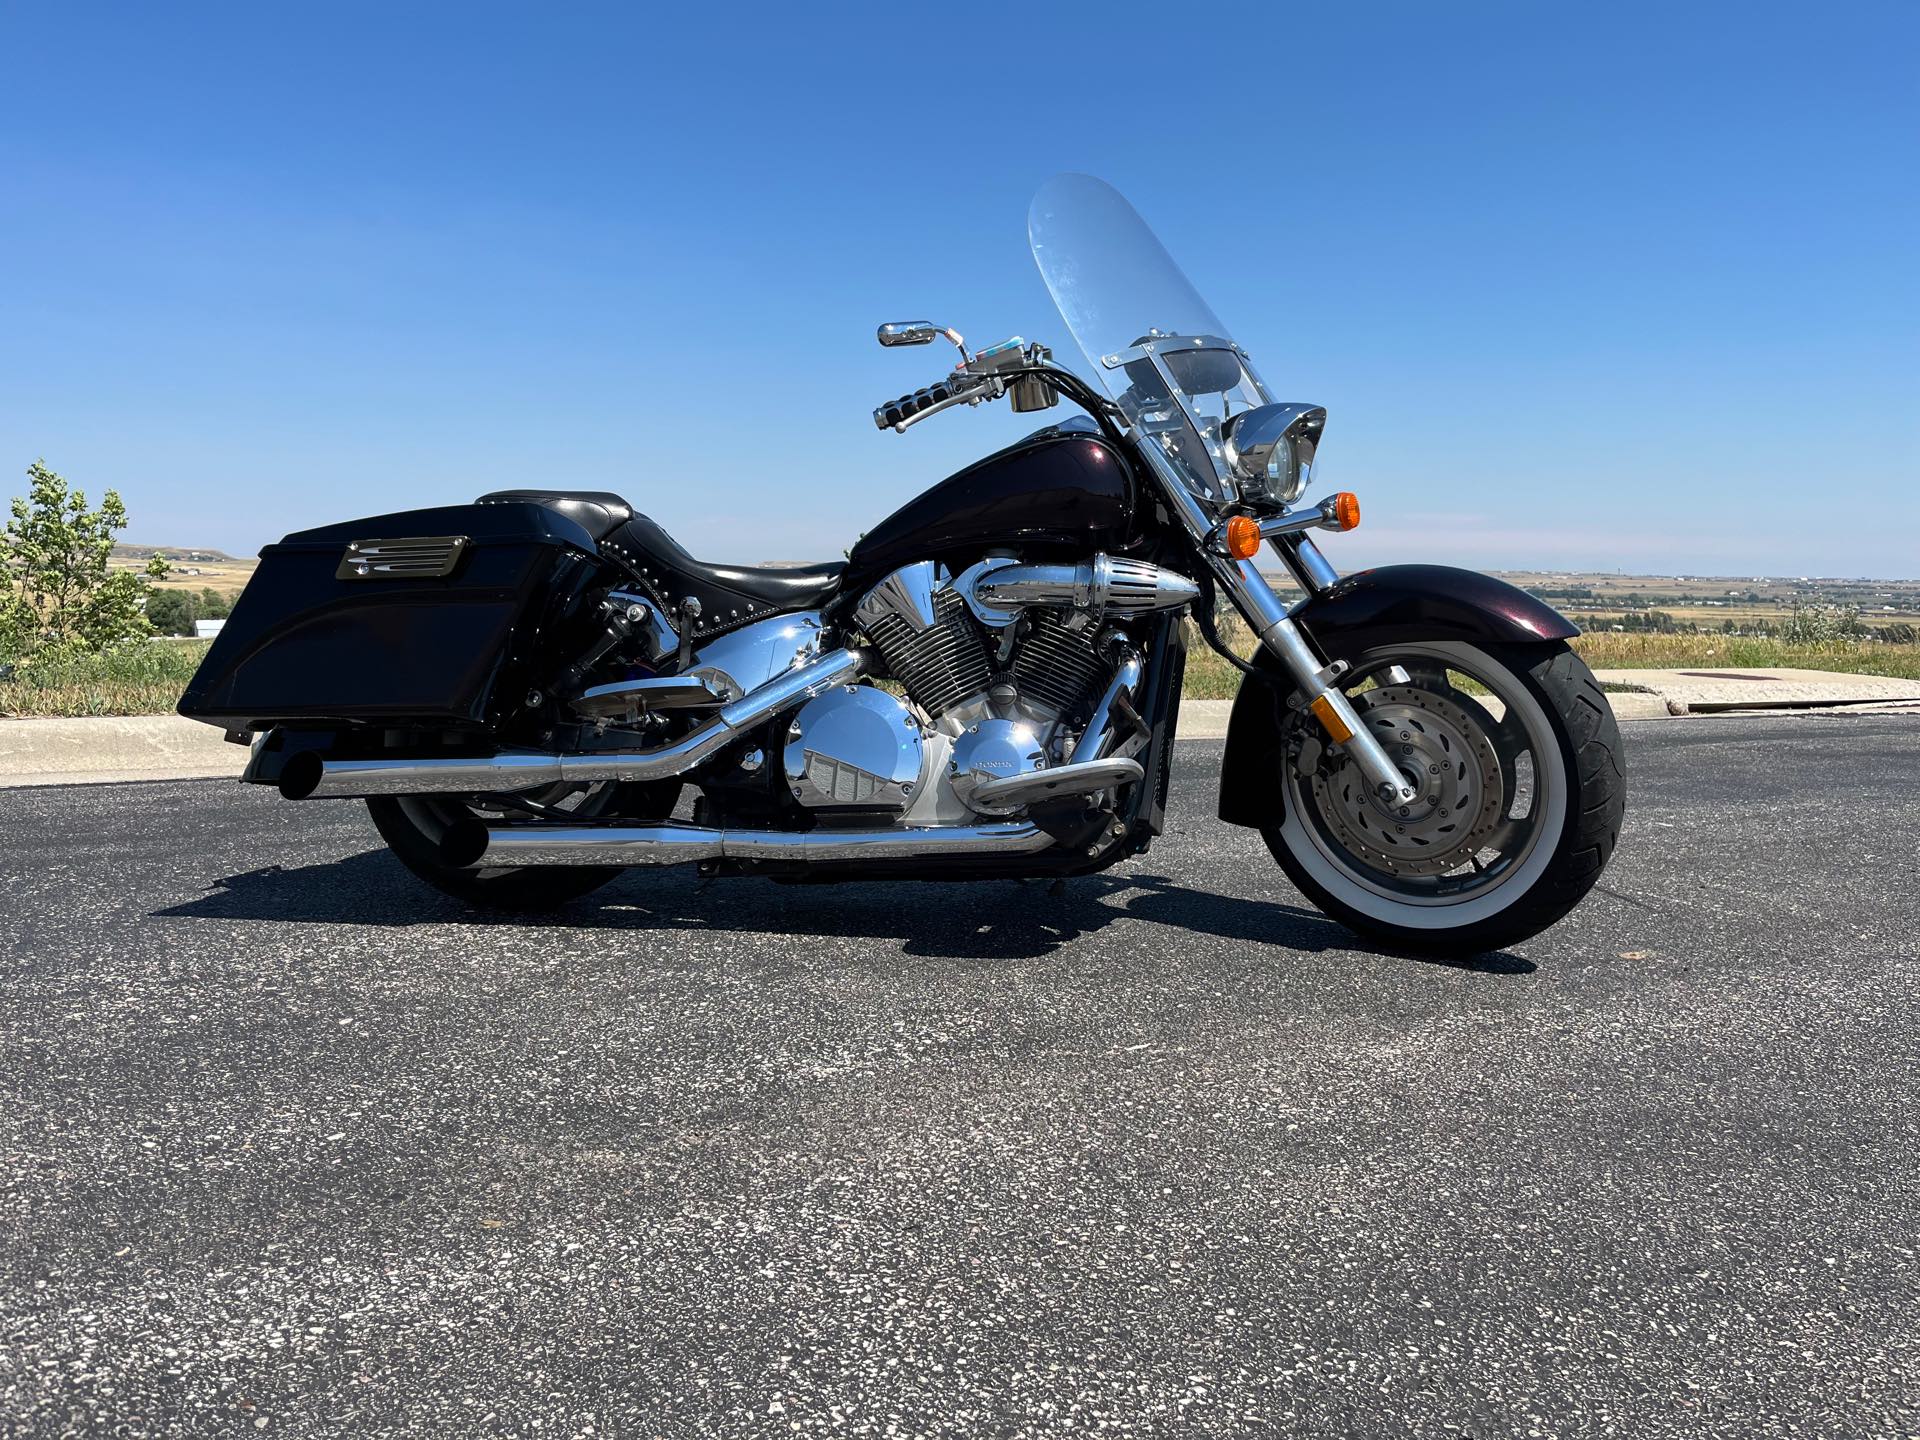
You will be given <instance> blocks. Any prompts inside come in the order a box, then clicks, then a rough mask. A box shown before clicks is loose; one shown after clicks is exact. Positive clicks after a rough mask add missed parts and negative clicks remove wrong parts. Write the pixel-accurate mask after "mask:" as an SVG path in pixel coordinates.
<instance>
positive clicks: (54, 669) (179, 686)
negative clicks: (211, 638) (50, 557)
mask: <svg viewBox="0 0 1920 1440" xmlns="http://www.w3.org/2000/svg"><path fill="white" fill-rule="evenodd" d="M207 643H208V642H206V641H205V640H155V641H152V642H150V643H148V644H146V645H141V646H137V647H133V648H130V649H126V650H116V651H113V652H111V653H110V654H106V655H89V656H87V657H85V658H83V659H77V660H65V661H58V662H54V663H35V662H33V661H24V662H22V663H21V664H19V665H17V666H15V667H14V673H13V675H12V676H11V678H9V679H6V680H0V715H165V714H168V713H169V712H171V711H172V709H173V707H174V704H175V703H176V702H177V701H178V700H179V699H180V692H181V691H182V690H184V689H186V686H187V681H189V680H191V679H192V678H193V672H194V669H195V667H197V666H198V665H199V663H200V657H201V656H202V655H204V654H206V653H207Z"/></svg>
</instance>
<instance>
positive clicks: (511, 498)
mask: <svg viewBox="0 0 1920 1440" xmlns="http://www.w3.org/2000/svg"><path fill="white" fill-rule="evenodd" d="M516 501H519V502H531V503H533V504H535V505H544V506H546V507H547V509H549V510H555V511H558V512H559V513H560V514H562V515H564V516H566V517H567V518H568V519H569V520H571V521H573V522H574V524H576V525H578V526H579V527H580V528H581V529H582V530H585V531H586V532H587V533H588V534H589V535H591V536H592V537H593V539H594V543H595V544H596V545H597V544H599V543H600V541H602V540H604V539H606V538H607V536H609V535H611V534H612V533H613V532H614V531H616V530H618V529H619V528H620V527H621V526H622V525H624V524H626V523H627V521H629V520H631V519H632V518H633V507H632V506H631V505H629V504H627V502H626V501H624V500H622V499H621V498H620V497H619V496H618V495H615V494H614V493H613V492H612V491H610V490H495V491H494V492H493V493H492V494H491V495H482V496H481V497H480V499H479V501H478V502H477V503H479V504H481V505H509V504H512V503H514V502H516Z"/></svg>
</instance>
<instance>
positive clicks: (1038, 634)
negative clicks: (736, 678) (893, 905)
mask: <svg viewBox="0 0 1920 1440" xmlns="http://www.w3.org/2000/svg"><path fill="white" fill-rule="evenodd" d="M1195 593H1196V587H1195V586H1194V585H1193V583H1192V582H1191V581H1189V580H1188V579H1186V578H1185V577H1184V576H1181V575H1177V574H1175V573H1173V572H1172V571H1169V570H1164V569H1162V568H1160V567H1159V566H1156V565H1150V564H1147V563H1145V562H1143V561H1138V560H1128V559H1120V558H1115V557H1112V556H1107V555H1096V556H1093V557H1091V558H1089V559H1087V560H1083V561H1081V562H1079V563H1078V564H1030V563H1025V562H1022V561H1018V560H1009V559H990V560H985V561H982V562H980V563H979V564H978V565H975V566H973V567H971V568H970V569H968V570H966V571H963V572H962V573H961V574H959V575H957V576H956V575H951V574H949V573H948V572H947V571H946V569H945V568H944V567H942V566H940V565H937V564H935V563H934V562H931V561H924V562H921V563H919V564H915V565H909V566H905V567H903V568H902V569H899V570H896V571H895V572H894V573H893V574H891V575H889V576H888V577H887V578H886V579H885V580H883V581H881V582H880V583H879V584H878V585H876V586H875V587H874V588H873V589H872V590H870V591H869V592H868V593H867V594H866V595H865V596H864V597H863V598H862V600H861V602H860V604H859V606H858V607H857V609H856V611H855V619H856V622H857V623H858V625H859V627H860V629H861V630H863V631H864V632H865V633H866V635H867V638H868V639H869V640H871V641H872V642H873V647H874V649H875V650H876V651H878V652H879V655H880V658H881V660H882V661H883V662H884V664H885V666H886V669H887V672H888V673H889V674H890V675H892V676H893V678H894V679H895V680H896V681H898V682H899V685H900V687H901V688H902V689H904V690H905V691H906V698H905V699H904V700H903V699H900V698H898V697H896V696H893V695H890V694H887V693H886V692H884V691H880V690H877V689H873V688H871V687H865V686H861V687H847V688H845V689H844V690H841V691H837V692H830V693H828V694H825V695H822V696H820V697H818V698H817V699H815V700H812V701H810V702H809V703H808V704H807V705H806V706H805V707H804V708H803V709H802V710H801V711H800V712H799V714H797V715H796V716H795V717H794V719H793V723H792V725H791V726H790V728H789V730H788V735H787V746H786V752H785V756H784V760H785V768H786V778H787V781H788V784H789V786H790V788H791V793H792V795H793V798H794V799H795V800H797V801H799V802H800V803H801V804H803V805H806V806H808V807H809V808H815V809H825V810H863V811H872V810H885V811H891V812H893V813H894V814H896V815H901V816H904V817H905V818H906V819H907V820H908V821H909V822H913V823H929V824H942V823H954V822H955V821H956V820H960V819H965V818H968V817H970V816H973V815H995V816H997V815H1007V814H1013V813H1016V812H1017V811H1019V810H1020V809H1022V808H1024V806H1025V805H1026V804H1028V803H1030V802H1031V801H1033V800H1036V799H1044V798H1063V797H1065V796H1071V795H1084V794H1092V793H1095V792H1097V791H1100V790H1103V789H1107V788H1110V787H1112V786H1113V785H1115V784H1123V783H1126V782H1127V781H1128V780H1130V779H1133V778H1137V776H1138V771H1139V767H1138V765H1137V764H1136V763H1135V762H1134V761H1132V760H1131V759H1129V758H1127V755H1126V753H1122V752H1123V751H1130V750H1131V749H1132V748H1137V745H1119V744H1116V743H1115V741H1114V739H1113V737H1111V736H1110V735H1109V734H1108V731H1109V729H1110V726H1111V724H1112V721H1113V717H1114V704H1115V692H1116V690H1118V689H1126V690H1130V689H1131V688H1132V687H1133V686H1134V685H1135V684H1137V683H1138V680H1139V674H1140V662H1139V659H1138V657H1137V656H1134V654H1133V651H1132V649H1131V648H1130V646H1129V645H1128V644H1127V641H1126V637H1125V635H1124V633H1123V632H1121V631H1119V630H1118V629H1117V628H1114V626H1115V624H1116V623H1124V622H1125V621H1126V620H1128V619H1131V618H1133V617H1137V616H1140V615H1144V614H1147V613H1150V612H1152V611H1155V610H1163V609H1172V608H1176V607H1178V606H1181V605H1185V604H1187V603H1188V602H1189V601H1191V600H1192V599H1193V598H1194V595H1195ZM1103 623H1104V625H1105V628H1103ZM1103 686H1104V690H1103ZM1082 702H1086V705H1087V713H1086V714H1085V716H1084V717H1083V718H1084V722H1085V723H1084V725H1082V726H1081V727H1080V729H1079V733H1078V737H1077V739H1076V738H1074V736H1073V734H1072V732H1070V731H1068V730H1067V729H1066V727H1065V726H1064V725H1063V723H1062V722H1063V721H1064V720H1066V719H1067V718H1068V717H1069V716H1070V715H1071V714H1072V713H1073V712H1075V711H1076V709H1077V707H1079V706H1080V705H1081V704H1082ZM1122 708H1124V707H1122Z"/></svg>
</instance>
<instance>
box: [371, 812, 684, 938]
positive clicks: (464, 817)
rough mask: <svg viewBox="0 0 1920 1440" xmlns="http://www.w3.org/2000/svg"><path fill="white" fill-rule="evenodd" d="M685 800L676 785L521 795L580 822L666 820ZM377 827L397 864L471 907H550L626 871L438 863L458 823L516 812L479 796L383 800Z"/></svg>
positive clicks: (498, 819)
mask: <svg viewBox="0 0 1920 1440" xmlns="http://www.w3.org/2000/svg"><path fill="white" fill-rule="evenodd" d="M679 796H680V782H679V781H678V780H664V781H656V782H654V783H651V784H646V785H619V784H613V783H607V784H600V785H588V786H579V785H567V786H552V787H549V788H548V789H546V790H542V791H534V792H531V793H529V794H528V795H526V796H525V797H524V798H525V799H528V800H531V801H533V802H534V803H536V804H539V805H542V806H544V807H547V808H549V809H553V810H558V811H561V812H564V813H565V814H566V815H567V816H568V817H569V818H576V819H581V820H588V819H606V818H611V817H614V816H618V817H620V818H622V819H632V820H636V821H642V822H645V821H652V820H663V819H665V818H666V817H667V816H669V815H671V814H672V813H673V807H674V804H675V802H676V801H677V800H678V799H679ZM367 812H368V813H369V814H370V815H372V816H373V823H374V826H375V827H376V828H377V829H378V830H379V831H380V837H381V838H382V839H383V840H385V841H386V842H387V845H388V847H389V848H390V849H391V850H392V851H393V853H394V856H395V858H397V859H398V860H399V861H400V863H401V864H402V865H404V866H406V867H407V869H409V870H411V871H412V872H413V873H414V874H415V875H418V876H419V877H420V878H421V879H422V880H424V881H426V882H427V883H428V884H429V885H431V886H433V887H434V889H436V890H440V891H443V892H444V893H446V894H448V895H452V896H454V897H455V898H456V899H460V900H465V901H466V902H467V903H468V904H471V905H479V906H483V907H485V908H486V909H489V910H551V909H553V908H554V907H555V906H557V905H564V904H566V903H567V902H568V901H569V900H577V899H579V898H580V897H581V896H582V895H585V894H588V893H589V892H591V891H594V890H597V889H599V888H600V887H601V886H602V885H604V884H606V883H607V882H608V881H609V880H611V879H613V878H614V877H615V876H617V875H619V874H620V873H621V867H620V866H617V865H542V866H532V867H516V868H513V869H491V870H490V869H486V868H484V867H480V868H467V867H463V866H455V865H449V864H447V863H446V861H445V860H444V859H442V858H441V850H440V846H441V841H442V840H443V839H444V838H445V837H446V833H447V831H448V830H449V829H451V828H452V827H453V826H455V825H458V824H461V823H463V822H468V821H473V820H480V821H482V822H484V823H486V824H490V825H497V824H503V823H507V822H508V821H510V820H511V819H512V812H511V811H510V810H509V809H506V808H503V807H501V806H500V805H498V804H497V803H496V804H493V805H489V804H487V803H486V801H485V800H483V799H481V798H480V797H477V796H464V795H382V796H378V797H375V798H372V799H369V800H368V801H367Z"/></svg>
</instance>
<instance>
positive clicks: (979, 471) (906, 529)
mask: <svg viewBox="0 0 1920 1440" xmlns="http://www.w3.org/2000/svg"><path fill="white" fill-rule="evenodd" d="M1139 509H1140V507H1139V497H1138V494H1137V492H1136V488H1135V481H1134V477H1133V473H1132V471H1131V470H1130V469H1129V467H1128V465H1127V462H1126V460H1125V459H1124V458H1123V457H1122V456H1120V455H1118V454H1116V453H1115V451H1114V449H1113V447H1112V446H1111V445H1110V444H1108V443H1107V441H1106V439H1105V437H1103V436H1100V435H1097V434H1089V433H1087V432H1085V431H1077V430H1042V431H1040V432H1039V433H1038V434H1035V435H1029V436H1028V437H1027V438H1026V439H1024V440H1022V441H1020V442H1018V443H1017V444H1014V445H1009V446H1008V447H1007V448H1006V449H1004V450H1001V451H998V452H997V453H995V454H992V455H989V456H988V457H987V458H986V459H984V460H981V461H979V462H978V463H976V464H973V465H969V466H968V467H967V468H966V469H964V470H962V471H960V473H959V474H957V475H950V476H948V477H947V478H946V479H945V480H942V481H941V482H940V483H939V484H938V485H935V486H934V487H933V488H932V489H931V490H928V491H927V492H926V493H925V494H923V495H921V496H919V497H917V498H916V499H913V500H909V501H908V502H907V503H906V504H905V505H902V506H901V507H900V508H899V509H898V510H896V511H894V512H893V514H891V515H889V516H888V517H887V518H886V519H885V520H883V521H881V522H880V524H879V525H877V526H876V527H874V528H873V529H872V530H870V531H868V532H867V533H866V534H865V535H863V536H862V537H861V538H860V543H859V544H857V545H855V546H854V547H853V549H852V551H851V552H850V553H849V554H848V556H847V572H846V574H845V575H844V576H843V577H842V579H841V582H840V589H841V592H842V593H843V594H855V595H857V594H859V593H861V592H862V591H863V590H864V589H865V588H866V586H867V585H868V584H869V583H871V582H872V581H874V580H878V579H880V578H881V577H883V576H885V575H886V574H888V573H889V572H890V571H893V570H897V569H898V568H899V567H900V566H902V565H909V564H912V563H913V562H914V561H916V560H948V561H952V560H961V561H966V562H971V561H972V560H973V559H975V558H977V557H978V556H979V554H980V553H981V552H982V551H984V550H991V549H999V548H1001V547H1003V546H1004V547H1010V548H1017V549H1021V550H1023V551H1033V550H1039V549H1043V548H1057V549H1060V550H1065V551H1071V552H1073V553H1075V554H1085V553H1088V552H1091V551H1095V550H1120V549H1124V548H1126V546H1127V545H1129V544H1130V543H1131V542H1132V541H1133V540H1134V539H1136V538H1137V534H1138V526H1139Z"/></svg>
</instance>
